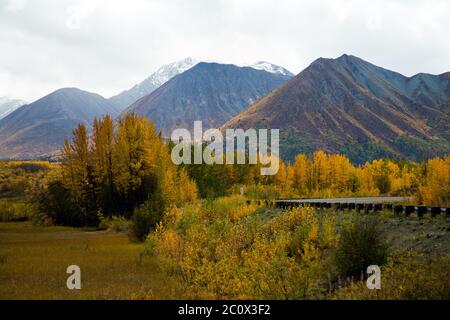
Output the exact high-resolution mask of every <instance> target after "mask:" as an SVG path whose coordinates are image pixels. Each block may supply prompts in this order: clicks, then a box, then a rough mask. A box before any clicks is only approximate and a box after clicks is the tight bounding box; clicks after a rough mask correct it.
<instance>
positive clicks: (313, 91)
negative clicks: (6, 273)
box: [223, 55, 450, 162]
mask: <svg viewBox="0 0 450 320" xmlns="http://www.w3.org/2000/svg"><path fill="white" fill-rule="evenodd" d="M449 101H450V73H444V74H441V75H430V74H418V75H415V76H413V77H405V76H403V75H401V74H399V73H397V72H393V71H389V70H386V69H383V68H380V67H377V66H375V65H373V64H370V63H369V62H366V61H364V60H362V59H360V58H357V57H354V56H348V55H343V56H342V57H340V58H338V59H323V58H321V59H318V60H316V61H315V62H313V63H312V64H311V65H310V66H309V67H308V68H307V69H305V70H304V71H303V72H301V73H300V74H299V75H298V76H296V77H294V78H293V79H291V80H290V81H289V82H287V83H286V84H284V85H283V86H281V87H279V88H278V89H276V90H275V91H274V92H272V93H270V94H268V95H267V96H265V97H264V98H262V99H261V100H259V101H257V102H256V103H254V104H253V105H252V106H251V107H250V108H248V109H247V110H245V111H244V112H242V113H240V114H239V115H237V116H235V117H234V118H233V119H231V120H230V121H229V122H227V123H226V124H225V125H224V126H223V128H224V129H225V128H243V129H247V128H260V127H264V128H273V129H280V134H281V137H282V141H281V152H282V155H283V156H284V158H286V159H289V160H292V159H293V157H294V156H295V154H296V153H298V152H312V151H314V150H317V149H319V148H321V149H324V150H326V151H328V152H340V153H344V154H346V155H347V156H349V157H350V158H351V159H352V160H353V161H355V162H363V161H366V160H370V159H373V158H378V157H383V156H391V157H396V158H407V159H413V160H422V159H426V158H429V157H432V156H435V155H442V154H446V153H448V152H449V151H450V102H449Z"/></svg>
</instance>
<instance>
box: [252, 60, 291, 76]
mask: <svg viewBox="0 0 450 320" xmlns="http://www.w3.org/2000/svg"><path fill="white" fill-rule="evenodd" d="M248 67H250V68H253V69H256V70H264V71H267V72H270V73H279V74H282V75H285V76H293V74H292V72H290V71H288V70H286V69H285V68H283V67H280V66H277V65H275V64H273V63H270V62H267V61H258V62H256V63H253V64H250V65H248Z"/></svg>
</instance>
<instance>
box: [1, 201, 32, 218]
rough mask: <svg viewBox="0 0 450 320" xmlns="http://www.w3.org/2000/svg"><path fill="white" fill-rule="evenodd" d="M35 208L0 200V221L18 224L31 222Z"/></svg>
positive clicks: (16, 202)
mask: <svg viewBox="0 0 450 320" xmlns="http://www.w3.org/2000/svg"><path fill="white" fill-rule="evenodd" d="M35 214H36V208H35V207H34V206H33V205H32V204H30V203H27V202H23V201H16V200H1V199H0V221H2V222H19V221H27V220H31V219H32V218H33V216H34V215H35Z"/></svg>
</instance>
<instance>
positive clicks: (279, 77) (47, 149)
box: [0, 58, 293, 159]
mask: <svg viewBox="0 0 450 320" xmlns="http://www.w3.org/2000/svg"><path fill="white" fill-rule="evenodd" d="M197 66H198V67H197ZM209 66H214V68H210V67H209ZM205 67H206V68H205ZM191 70H192V72H191ZM202 70H203V71H202ZM292 76H293V75H292V74H291V73H290V72H289V71H287V70H286V69H284V68H282V67H279V66H276V65H273V64H270V63H268V62H258V63H256V64H254V65H252V66H250V67H244V66H236V65H224V64H217V63H211V64H210V63H208V64H207V63H199V62H198V61H197V60H195V59H193V58H187V59H184V60H182V61H178V62H175V63H172V64H169V65H165V66H163V67H161V68H160V69H158V70H157V71H156V72H155V73H154V74H152V75H151V76H150V77H148V78H147V79H146V80H144V81H143V82H142V83H140V84H138V85H136V86H135V87H133V88H131V89H130V90H127V91H124V92H122V93H121V94H119V95H116V96H114V97H112V98H109V99H105V98H103V97H102V96H100V95H97V94H94V93H90V92H86V91H83V90H80V89H77V88H64V89H60V90H57V91H55V92H53V93H51V94H49V95H47V96H45V97H43V98H41V99H39V100H38V101H36V102H33V103H31V104H29V105H26V106H23V107H21V108H19V109H17V110H15V112H13V113H11V114H9V116H7V117H5V118H4V119H2V120H0V159H36V158H39V159H41V158H44V159H48V158H54V157H55V156H56V155H57V154H58V152H59V150H60V148H61V145H62V143H63V141H64V138H70V137H71V133H72V130H73V128H74V127H75V126H76V125H77V124H78V123H83V124H86V125H87V126H88V128H89V127H90V125H91V124H92V121H93V120H94V118H95V117H101V116H102V115H105V114H110V115H111V116H113V117H117V116H119V114H120V112H121V111H123V110H124V109H125V108H127V107H128V106H129V104H131V103H132V102H135V101H136V100H138V99H139V98H140V97H142V98H141V100H142V99H144V100H143V101H145V102H147V101H150V100H152V99H153V100H156V101H157V102H158V103H160V104H159V105H158V103H154V104H152V105H151V107H150V109H149V110H150V111H149V113H151V114H152V117H153V118H152V119H151V120H153V121H154V122H155V123H156V124H157V128H158V129H159V130H162V131H164V132H167V131H165V129H166V128H168V126H171V127H173V126H176V125H177V124H179V123H180V122H177V121H178V120H179V119H181V115H184V116H185V117H186V119H187V118H188V115H189V112H184V113H182V112H180V108H181V109H182V108H183V106H182V105H181V104H179V103H178V104H176V103H175V102H176V101H183V102H189V101H193V102H195V103H199V104H201V103H202V102H203V103H206V105H203V104H201V106H202V108H201V109H199V110H197V113H196V114H195V115H196V119H195V120H203V121H205V124H207V125H208V123H211V125H217V126H220V125H222V124H223V123H225V122H226V121H227V120H229V119H230V118H231V117H232V116H233V115H235V114H237V113H238V112H240V111H242V110H243V109H244V108H245V107H247V106H248V105H249V104H250V103H251V102H253V101H255V100H256V99H258V98H260V97H262V96H263V95H265V94H266V93H268V92H269V91H271V90H273V89H275V88H276V87H277V86H278V85H280V84H281V83H283V82H285V81H287V80H288V79H290V78H291V77H292ZM203 77H204V78H203ZM172 80H173V82H172ZM166 82H167V86H165V84H166ZM161 85H163V87H164V89H162V90H160V91H158V90H157V89H159V88H160V87H161ZM239 86H241V87H239ZM155 90H156V91H155ZM196 90H197V91H196ZM162 91H163V92H164V94H163V95H161V92H162ZM154 92H155V93H154ZM195 92H202V93H203V95H202V99H203V101H200V100H199V99H198V97H196V96H195ZM153 93H154V94H153ZM155 96H157V97H158V98H157V99H154V97H155ZM172 98H174V99H172ZM171 99H172V100H171ZM138 101H140V100H138ZM167 101H170V102H171V105H167V104H166V105H165V104H164V103H165V102H167ZM216 102H217V104H215V103H216ZM172 103H173V104H172ZM144 105H146V103H141V104H140V105H139V108H136V110H134V107H129V108H128V109H127V111H129V112H136V113H140V114H146V113H145V112H144V110H145V106H144ZM188 105H189V103H187V104H186V108H188ZM190 106H192V104H191V105H190ZM161 107H163V108H164V109H161ZM152 108H156V109H158V108H159V110H161V114H164V115H163V116H161V115H159V114H156V113H152V112H151V109H152ZM189 119H193V118H192V117H191V118H189ZM171 121H172V122H171ZM182 123H183V124H185V123H187V122H186V121H185V122H182Z"/></svg>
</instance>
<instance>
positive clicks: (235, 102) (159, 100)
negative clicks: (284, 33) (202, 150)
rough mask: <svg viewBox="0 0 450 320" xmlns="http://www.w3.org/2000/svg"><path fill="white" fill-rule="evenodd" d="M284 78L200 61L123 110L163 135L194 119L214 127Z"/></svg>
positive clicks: (186, 124)
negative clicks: (145, 120) (147, 121)
mask: <svg viewBox="0 0 450 320" xmlns="http://www.w3.org/2000/svg"><path fill="white" fill-rule="evenodd" d="M288 79H290V76H284V75H281V74H276V73H269V72H267V71H264V70H257V69H254V68H252V67H238V66H236V65H234V64H220V63H215V62H200V63H198V64H197V65H196V66H194V67H193V68H191V69H189V70H187V71H185V72H184V73H182V74H180V75H177V76H175V77H174V78H172V79H171V80H170V81H168V82H167V83H165V84H164V85H162V86H161V87H160V88H158V89H157V90H155V91H154V92H153V93H151V94H149V95H147V96H145V97H143V98H141V99H140V100H138V101H136V102H135V103H134V104H132V105H131V106H130V107H128V108H127V109H126V110H125V111H124V112H136V113H137V114H138V115H144V116H147V117H148V118H149V119H151V120H153V121H154V122H155V125H156V127H157V128H158V129H159V130H161V131H162V132H163V134H164V135H169V134H170V131H171V130H173V129H175V128H188V129H190V128H191V127H192V125H193V122H194V121H195V120H202V121H204V125H205V128H206V127H208V128H212V127H215V126H217V127H218V126H220V125H222V124H223V123H225V122H226V121H227V120H228V119H229V118H231V117H232V116H233V115H235V114H237V113H239V112H241V111H242V110H244V109H245V108H246V107H247V106H248V105H250V104H251V103H253V102H254V101H256V100H257V99H259V98H261V97H262V96H264V95H265V94H267V93H269V92H270V91H272V90H273V89H275V88H276V87H278V86H279V85H281V84H282V83H284V82H286V81H287V80H288Z"/></svg>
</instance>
